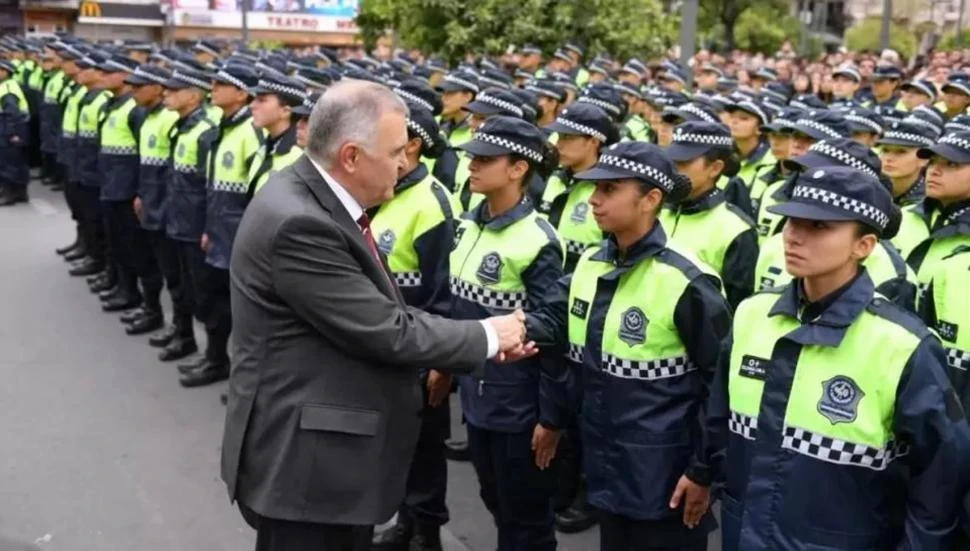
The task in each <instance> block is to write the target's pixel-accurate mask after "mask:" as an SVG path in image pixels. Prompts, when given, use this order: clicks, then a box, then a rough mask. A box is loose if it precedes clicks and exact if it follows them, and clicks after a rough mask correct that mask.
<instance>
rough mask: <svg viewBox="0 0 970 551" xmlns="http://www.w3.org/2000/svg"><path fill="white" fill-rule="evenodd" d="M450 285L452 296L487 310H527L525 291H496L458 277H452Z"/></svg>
mask: <svg viewBox="0 0 970 551" xmlns="http://www.w3.org/2000/svg"><path fill="white" fill-rule="evenodd" d="M450 283H451V284H450V287H451V294H452V295H454V296H456V297H458V298H461V299H464V300H467V301H469V302H474V303H476V304H479V305H481V306H484V307H486V308H495V309H498V310H515V309H516V308H525V303H526V299H527V298H528V297H527V295H526V292H525V291H496V290H494V289H488V288H486V287H482V286H481V285H475V284H474V283H469V282H467V281H465V280H462V279H458V278H456V277H452V278H451V282H450Z"/></svg>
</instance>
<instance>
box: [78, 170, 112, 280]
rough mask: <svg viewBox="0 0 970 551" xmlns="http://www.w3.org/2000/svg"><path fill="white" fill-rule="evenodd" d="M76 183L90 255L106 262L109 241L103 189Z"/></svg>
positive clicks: (85, 240) (85, 241)
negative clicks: (102, 196) (104, 213)
mask: <svg viewBox="0 0 970 551" xmlns="http://www.w3.org/2000/svg"><path fill="white" fill-rule="evenodd" d="M74 185H76V186H77V197H78V203H79V205H80V209H81V227H82V230H83V234H84V243H85V244H86V245H87V251H88V256H90V257H91V258H93V259H94V260H96V261H98V262H100V263H105V262H106V261H107V243H106V241H105V234H104V220H103V218H102V212H103V211H102V209H101V199H100V196H101V190H99V189H98V188H92V187H85V186H82V185H78V184H77V183H75V184H74Z"/></svg>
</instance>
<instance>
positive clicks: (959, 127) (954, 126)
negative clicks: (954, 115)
mask: <svg viewBox="0 0 970 551" xmlns="http://www.w3.org/2000/svg"><path fill="white" fill-rule="evenodd" d="M943 128H944V129H945V130H951V131H956V132H966V131H968V130H970V125H966V124H960V123H958V122H948V123H946V126H944V127H943Z"/></svg>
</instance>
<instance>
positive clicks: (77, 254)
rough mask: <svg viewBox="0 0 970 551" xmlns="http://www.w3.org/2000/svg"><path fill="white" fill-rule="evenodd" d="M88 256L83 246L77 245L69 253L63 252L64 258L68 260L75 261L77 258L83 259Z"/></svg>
mask: <svg viewBox="0 0 970 551" xmlns="http://www.w3.org/2000/svg"><path fill="white" fill-rule="evenodd" d="M87 256H88V250H87V249H86V248H84V247H77V248H75V249H74V250H72V251H71V252H69V253H65V254H64V260H66V261H68V262H75V261H77V260H83V259H85V258H86V257H87Z"/></svg>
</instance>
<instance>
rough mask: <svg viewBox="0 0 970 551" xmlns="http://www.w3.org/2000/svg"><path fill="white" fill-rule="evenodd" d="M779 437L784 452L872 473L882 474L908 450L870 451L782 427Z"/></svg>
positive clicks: (897, 447)
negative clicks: (863, 468)
mask: <svg viewBox="0 0 970 551" xmlns="http://www.w3.org/2000/svg"><path fill="white" fill-rule="evenodd" d="M782 434H783V437H782V441H781V447H782V448H784V449H787V450H791V451H793V452H796V453H800V454H802V455H806V456H808V457H812V458H814V459H818V460H821V461H825V462H826V463H835V464H836V465H847V466H855V467H865V468H867V469H872V470H874V471H882V470H885V469H886V467H888V466H889V464H890V463H892V462H893V461H894V460H895V459H897V458H899V457H902V456H904V455H907V454H908V453H909V446H907V445H905V444H901V443H899V442H888V443H887V444H886V446H885V447H883V448H874V447H872V446H867V445H865V444H857V443H854V442H848V441H846V440H840V439H838V438H833V437H831V436H824V435H821V434H815V433H813V432H810V431H807V430H805V429H800V428H798V427H792V426H789V425H785V427H784V429H783V431H782Z"/></svg>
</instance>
